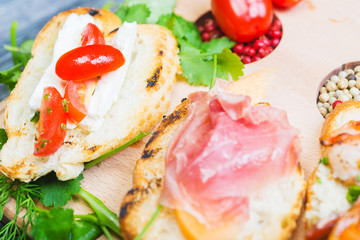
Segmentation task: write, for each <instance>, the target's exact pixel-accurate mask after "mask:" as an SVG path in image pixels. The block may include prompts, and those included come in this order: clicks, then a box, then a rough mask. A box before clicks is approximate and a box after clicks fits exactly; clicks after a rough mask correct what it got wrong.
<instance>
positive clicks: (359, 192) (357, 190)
mask: <svg viewBox="0 0 360 240" xmlns="http://www.w3.org/2000/svg"><path fill="white" fill-rule="evenodd" d="M359 196H360V187H359V186H357V185H353V186H351V187H349V189H348V193H347V195H346V199H347V200H348V201H349V202H350V203H354V202H356V200H357V199H358V197H359Z"/></svg>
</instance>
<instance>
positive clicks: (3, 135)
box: [0, 128, 8, 150]
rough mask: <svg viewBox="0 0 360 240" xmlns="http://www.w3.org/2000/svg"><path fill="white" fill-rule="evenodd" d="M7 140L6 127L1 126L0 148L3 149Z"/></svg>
mask: <svg viewBox="0 0 360 240" xmlns="http://www.w3.org/2000/svg"><path fill="white" fill-rule="evenodd" d="M7 140H8V136H7V134H6V131H5V129H3V128H0V150H1V149H2V147H3V146H4V144H5V143H6V142H7Z"/></svg>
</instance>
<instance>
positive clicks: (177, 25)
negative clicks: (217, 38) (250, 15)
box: [157, 13, 202, 47]
mask: <svg viewBox="0 0 360 240" xmlns="http://www.w3.org/2000/svg"><path fill="white" fill-rule="evenodd" d="M157 24H159V25H162V26H164V27H167V28H168V29H170V30H171V31H172V33H173V34H174V36H175V37H176V38H177V39H178V40H179V39H183V40H186V41H187V42H188V43H189V44H191V45H193V46H195V47H200V46H201V43H202V41H201V38H200V32H199V30H198V28H197V27H196V25H195V24H194V23H193V22H190V21H187V20H185V19H184V18H182V17H180V16H177V15H175V14H174V13H172V14H167V15H163V16H161V17H160V18H159V21H158V22H157Z"/></svg>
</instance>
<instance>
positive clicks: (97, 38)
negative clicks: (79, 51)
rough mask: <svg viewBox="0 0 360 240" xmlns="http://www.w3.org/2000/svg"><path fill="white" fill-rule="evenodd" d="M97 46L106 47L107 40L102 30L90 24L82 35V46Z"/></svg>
mask: <svg viewBox="0 0 360 240" xmlns="http://www.w3.org/2000/svg"><path fill="white" fill-rule="evenodd" d="M95 44H101V45H104V44H105V39H104V36H103V34H102V32H101V31H100V29H99V28H98V27H97V26H96V25H94V24H92V23H89V24H88V25H86V27H85V28H84V30H83V32H82V33H81V46H86V45H95Z"/></svg>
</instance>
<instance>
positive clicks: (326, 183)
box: [305, 101, 360, 230]
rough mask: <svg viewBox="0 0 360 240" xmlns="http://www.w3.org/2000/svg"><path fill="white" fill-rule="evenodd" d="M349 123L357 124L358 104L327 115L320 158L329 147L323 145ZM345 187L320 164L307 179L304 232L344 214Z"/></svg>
mask: <svg viewBox="0 0 360 240" xmlns="http://www.w3.org/2000/svg"><path fill="white" fill-rule="evenodd" d="M350 121H360V102H359V101H346V102H344V103H342V104H340V105H337V106H336V108H335V109H334V110H333V111H332V112H331V113H330V114H329V116H328V117H327V118H326V119H325V122H324V124H323V127H322V130H321V135H320V139H319V140H320V142H321V143H322V149H321V152H322V156H326V149H327V148H331V147H332V146H327V145H324V144H323V141H326V140H328V138H330V137H334V135H338V134H341V133H340V132H338V130H339V129H341V127H343V126H344V125H345V124H347V123H348V122H350ZM348 187H349V186H348V184H347V183H346V182H344V181H341V180H340V179H338V178H335V177H333V169H332V166H331V164H329V165H323V164H319V165H318V166H317V167H316V169H315V170H314V171H313V173H312V174H311V176H310V178H309V179H308V188H307V200H306V213H305V223H306V229H307V230H310V229H312V228H313V227H314V226H315V225H316V224H318V223H320V222H322V223H324V222H326V221H329V220H331V219H334V218H336V217H338V216H340V215H341V214H343V213H344V212H346V211H347V210H348V209H349V208H350V207H351V204H350V203H349V202H348V201H347V200H346V194H347V191H348Z"/></svg>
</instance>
